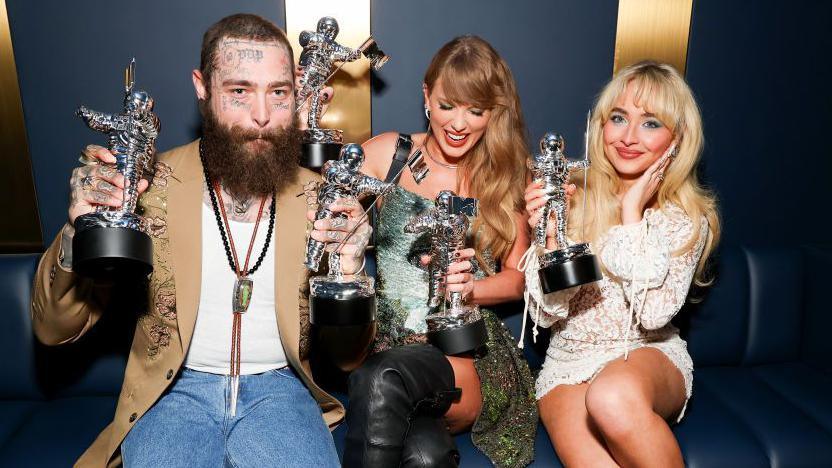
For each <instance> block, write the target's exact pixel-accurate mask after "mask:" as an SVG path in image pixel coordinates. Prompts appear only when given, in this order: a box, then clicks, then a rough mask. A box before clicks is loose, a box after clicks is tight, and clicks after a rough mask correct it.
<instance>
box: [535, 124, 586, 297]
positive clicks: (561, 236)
mask: <svg viewBox="0 0 832 468" xmlns="http://www.w3.org/2000/svg"><path fill="white" fill-rule="evenodd" d="M564 146H565V143H564V141H563V137H562V136H560V135H558V134H557V133H547V134H545V135H543V138H542V139H541V140H540V153H538V154H535V155H532V156H531V157H530V159H529V160H528V167H529V169H530V170H531V172H532V177H533V179H534V181H535V182H541V183H542V184H543V188H544V189H545V190H546V192H547V195H548V196H549V200H548V201H547V202H546V204H545V205H543V206H542V207H541V208H540V209H541V211H542V213H541V216H540V220H539V221H538V222H537V226H535V229H534V242H535V243H536V244H537V245H538V246H540V247H542V248H545V246H546V230H547V227H548V225H549V222H550V221H551V219H550V217H551V215H552V214H553V213H554V214H555V217H556V220H557V226H555V236H556V238H557V243H558V250H555V251H553V252H548V253H545V254H543V255H541V257H540V270H539V271H538V274H539V275H540V284H541V288H542V289H543V292H544V293H551V292H554V291H560V290H562V289H567V288H571V287H573V286H579V285H581V284H586V283H591V282H593V281H598V280H600V279H601V277H602V275H601V268H600V266H599V264H598V260H597V259H596V258H595V255H593V254H592V252H591V251H590V250H589V244H572V245H569V242H568V240H567V238H566V226H567V220H566V209H567V206H566V190H565V189H564V187H563V186H564V184H566V183H567V182H568V181H569V173H570V172H571V171H573V170H576V169H583V170H586V169H587V168H589V160H588V159H584V160H581V161H570V160H569V159H567V158H566V156H565V155H564V154H563V150H564Z"/></svg>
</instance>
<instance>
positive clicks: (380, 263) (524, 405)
mask: <svg viewBox="0 0 832 468" xmlns="http://www.w3.org/2000/svg"><path fill="white" fill-rule="evenodd" d="M431 206H433V202H432V201H431V200H428V199H426V198H423V197H421V196H419V195H416V194H414V193H411V192H408V191H406V190H404V189H402V188H400V187H396V188H395V190H394V191H393V192H392V193H391V194H390V195H388V196H387V197H386V198H385V201H384V204H383V206H382V208H381V210H380V211H379V219H378V223H377V228H376V229H377V233H376V235H377V238H376V258H377V268H378V283H377V288H376V292H377V300H378V333H377V336H376V341H375V343H374V346H373V348H374V352H380V351H384V350H386V349H389V348H391V347H394V346H402V345H405V344H410V343H424V342H426V338H425V334H424V333H425V331H426V325H425V316H426V315H427V314H428V306H427V297H428V275H427V272H426V271H425V270H424V269H422V268H421V267H420V266H418V265H419V256H420V255H422V254H424V253H427V252H428V250H429V249H430V244H429V238H428V236H427V235H425V234H422V235H415V234H406V233H404V229H403V228H404V225H405V223H407V221H408V220H409V219H410V218H411V217H412V216H414V215H416V214H418V213H421V212H422V211H424V210H425V209H427V208H429V207H431ZM486 257H487V256H486ZM492 266H493V265H492ZM483 276H484V273H482V272H481V271H480V272H477V277H483ZM481 312H482V315H483V318H484V319H485V321H486V325H487V328H488V344H487V350H486V351H485V352H484V353H483V354H482V355H481V356H478V357H477V358H476V359H475V361H474V366H475V367H476V370H477V374H478V375H479V378H480V382H481V391H482V397H483V403H482V410H481V411H480V414H479V416H478V418H477V420H476V422H475V423H474V426H473V428H472V429H471V439H472V441H473V442H474V445H476V446H477V447H478V448H479V449H480V450H481V451H482V452H483V453H484V454H485V455H486V456H488V458H489V459H491V461H492V463H494V465H495V466H498V467H522V466H526V465H528V464H529V463H530V462H531V461H532V458H533V456H534V436H535V431H536V429H537V420H538V415H537V405H536V403H535V399H534V380H533V379H532V376H531V373H530V372H529V367H528V364H527V363H526V361H525V360H524V359H523V357H522V355H521V353H520V352H519V350H518V349H517V347H516V346H515V339H514V337H513V336H512V334H511V332H509V331H508V329H506V327H505V326H504V325H503V324H502V323H501V322H500V320H499V319H498V318H497V316H496V315H494V313H493V312H492V311H490V310H488V309H481Z"/></svg>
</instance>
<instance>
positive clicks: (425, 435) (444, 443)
mask: <svg viewBox="0 0 832 468" xmlns="http://www.w3.org/2000/svg"><path fill="white" fill-rule="evenodd" d="M458 466H459V451H458V450H457V449H456V443H454V438H453V437H452V436H451V433H450V432H448V427H447V426H446V425H445V421H444V419H443V418H437V417H434V416H417V417H416V418H415V419H414V420H413V421H411V423H410V430H409V431H408V432H407V438H406V439H405V441H404V451H403V452H402V463H401V467H402V468H457V467H458Z"/></svg>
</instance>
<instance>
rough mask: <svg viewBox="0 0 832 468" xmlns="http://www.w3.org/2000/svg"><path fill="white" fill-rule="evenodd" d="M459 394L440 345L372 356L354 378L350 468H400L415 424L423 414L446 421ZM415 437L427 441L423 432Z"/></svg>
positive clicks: (349, 420) (347, 457)
mask: <svg viewBox="0 0 832 468" xmlns="http://www.w3.org/2000/svg"><path fill="white" fill-rule="evenodd" d="M459 396H460V390H459V389H458V388H454V371H453V368H452V367H451V364H450V363H449V362H448V360H447V359H446V358H445V355H444V354H443V353H442V352H441V351H439V349H438V348H436V347H434V346H431V345H423V344H416V345H408V346H400V347H397V348H393V349H389V350H387V351H384V352H381V353H377V354H374V355H372V356H370V357H369V358H368V359H367V360H366V361H365V362H364V364H363V365H362V366H361V367H359V368H358V369H356V370H355V371H353V373H352V374H351V375H350V378H349V397H350V401H349V405H348V407H347V426H348V427H347V436H346V447H345V449H344V466H345V467H348V468H354V467H367V468H377V467H378V468H380V467H383V468H387V467H397V466H400V465H401V463H402V456H403V451H404V445H405V439H406V437H407V435H408V430H409V429H410V426H411V423H412V422H413V421H415V420H416V419H417V416H422V417H428V418H441V417H442V416H443V415H444V414H445V412H446V411H448V408H450V406H451V403H453V401H454V400H456V399H458V398H459ZM442 427H443V428H444V423H443V424H442ZM445 432H447V430H445ZM415 435H416V436H418V437H422V435H421V431H419V434H415ZM438 435H439V434H438ZM440 436H441V435H440ZM448 437H450V435H448ZM451 442H453V441H451Z"/></svg>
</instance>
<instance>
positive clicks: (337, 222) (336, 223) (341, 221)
mask: <svg viewBox="0 0 832 468" xmlns="http://www.w3.org/2000/svg"><path fill="white" fill-rule="evenodd" d="M346 225H347V220H346V219H345V218H335V219H333V220H332V224H331V226H332V227H333V228H335V229H338V228H342V227H344V226H346Z"/></svg>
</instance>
